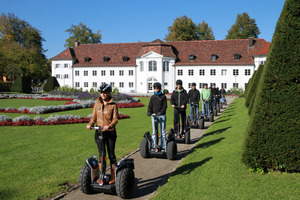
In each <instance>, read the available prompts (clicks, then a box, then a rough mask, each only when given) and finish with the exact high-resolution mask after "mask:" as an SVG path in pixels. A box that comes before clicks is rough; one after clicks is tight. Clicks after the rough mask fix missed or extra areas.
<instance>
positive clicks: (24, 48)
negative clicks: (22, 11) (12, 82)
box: [0, 13, 49, 79]
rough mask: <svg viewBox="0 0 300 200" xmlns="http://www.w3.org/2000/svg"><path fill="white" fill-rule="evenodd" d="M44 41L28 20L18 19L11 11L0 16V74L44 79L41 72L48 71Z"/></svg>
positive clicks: (11, 77)
mask: <svg viewBox="0 0 300 200" xmlns="http://www.w3.org/2000/svg"><path fill="white" fill-rule="evenodd" d="M43 41H45V40H44V38H43V37H42V36H41V32H40V31H39V30H38V29H36V28H34V27H32V26H31V25H30V24H29V23H28V22H26V21H24V20H21V19H19V18H18V17H17V16H15V15H14V14H12V13H8V14H4V13H3V14H2V15H1V16H0V54H1V55H2V58H3V59H2V62H1V63H0V72H1V74H0V76H1V78H2V76H3V75H5V76H6V77H8V78H10V79H13V78H14V77H15V76H18V75H23V76H26V77H30V78H33V79H45V78H47V77H44V76H43V75H42V74H41V73H37V72H36V71H37V70H38V71H41V72H43V74H44V72H45V70H48V71H49V67H46V65H47V59H46V57H45V55H44V52H45V50H44V49H43V47H42V42H43Z"/></svg>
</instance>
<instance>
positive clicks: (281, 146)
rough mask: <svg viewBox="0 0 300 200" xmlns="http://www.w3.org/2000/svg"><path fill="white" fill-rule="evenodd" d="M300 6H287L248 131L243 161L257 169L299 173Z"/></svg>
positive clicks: (294, 1) (291, 0)
mask: <svg viewBox="0 0 300 200" xmlns="http://www.w3.org/2000/svg"><path fill="white" fill-rule="evenodd" d="M299 7H300V1H299V0H286V2H285V4H284V7H283V10H282V12H281V15H280V17H279V20H278V22H277V25H276V29H275V32H274V35H273V39H272V43H271V46H270V50H269V54H268V58H267V61H266V64H265V67H264V70H263V73H262V77H261V84H260V85H259V87H258V91H257V95H256V99H255V103H254V106H253V112H252V114H251V117H250V120H249V125H248V129H247V131H246V137H245V141H244V147H243V154H242V160H243V162H244V163H245V164H246V165H247V166H248V167H250V168H252V169H255V170H264V171H268V170H269V169H274V170H280V171H287V172H299V171H300V134H299V133H300V126H299V120H300V106H299V99H300V85H299V74H300V67H299V63H300V56H299V55H300V48H299V44H300V37H299V30H300V17H299V16H300V9H299Z"/></svg>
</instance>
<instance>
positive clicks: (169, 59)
mask: <svg viewBox="0 0 300 200" xmlns="http://www.w3.org/2000/svg"><path fill="white" fill-rule="evenodd" d="M269 46H270V42H266V41H265V40H264V39H254V38H249V39H236V40H204V41H175V42H163V41H161V40H159V39H157V40H155V41H153V42H137V43H112V44H80V43H79V42H76V43H75V47H74V48H68V49H66V50H64V51H63V52H61V53H60V54H58V55H57V56H55V57H53V58H51V60H52V76H55V77H56V78H57V80H58V82H59V84H60V85H61V86H69V87H75V88H82V89H83V90H84V91H86V90H88V91H89V90H90V89H91V88H94V89H96V88H98V87H99V86H100V85H101V84H102V83H104V82H106V83H110V84H111V85H112V86H113V87H117V88H118V89H119V91H120V92H123V93H150V92H153V88H152V84H153V83H154V82H160V83H162V85H163V89H167V90H168V91H169V92H172V91H173V90H174V88H175V82H176V80H177V79H181V80H182V81H183V87H184V88H186V89H190V88H191V84H192V83H193V82H195V83H196V84H197V88H198V89H201V88H202V87H203V85H204V83H208V84H209V86H210V85H212V84H216V87H219V88H221V87H224V88H225V89H226V90H228V89H230V88H233V87H237V88H243V89H244V88H245V87H246V84H247V83H248V81H249V79H250V78H251V76H252V74H253V72H254V71H255V70H257V68H258V67H259V65H260V64H264V62H265V61H266V58H267V53H268V50H269Z"/></svg>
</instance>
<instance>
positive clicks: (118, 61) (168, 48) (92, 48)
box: [51, 39, 270, 67]
mask: <svg viewBox="0 0 300 200" xmlns="http://www.w3.org/2000/svg"><path fill="white" fill-rule="evenodd" d="M254 42H255V43H254V47H253V48H249V47H248V45H249V40H248V39H236V40H202V41H174V42H163V41H161V40H159V39H157V40H155V41H153V42H150V43H146V42H137V43H111V44H81V45H79V46H77V47H75V48H73V49H72V48H70V49H66V50H65V51H63V52H62V53H60V54H58V55H57V56H55V57H53V58H51V60H60V59H72V58H73V59H76V60H77V62H76V63H75V64H74V66H75V67H76V66H99V67H100V66H135V65H136V57H141V56H142V55H144V54H146V53H148V52H151V51H154V52H156V53H158V54H161V55H163V56H164V57H174V58H176V65H178V66H183V65H253V55H266V54H267V52H268V49H269V45H270V43H269V42H266V41H265V40H264V39H254ZM213 54H215V55H217V60H216V61H212V60H211V55H213ZM235 54H240V55H241V58H240V60H239V61H235V59H234V55H235ZM190 55H195V56H196V57H195V60H194V61H190V60H189V57H190ZM124 56H127V57H129V60H128V61H123V57H124ZM85 57H89V58H90V61H89V62H85V59H84V58H85ZM103 57H109V61H108V62H104V60H103Z"/></svg>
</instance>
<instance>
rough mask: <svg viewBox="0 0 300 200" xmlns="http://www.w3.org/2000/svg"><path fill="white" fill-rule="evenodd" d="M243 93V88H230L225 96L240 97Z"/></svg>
mask: <svg viewBox="0 0 300 200" xmlns="http://www.w3.org/2000/svg"><path fill="white" fill-rule="evenodd" d="M243 93H244V90H243V88H231V89H229V90H228V91H227V92H226V95H230V94H234V95H240V94H243Z"/></svg>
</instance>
